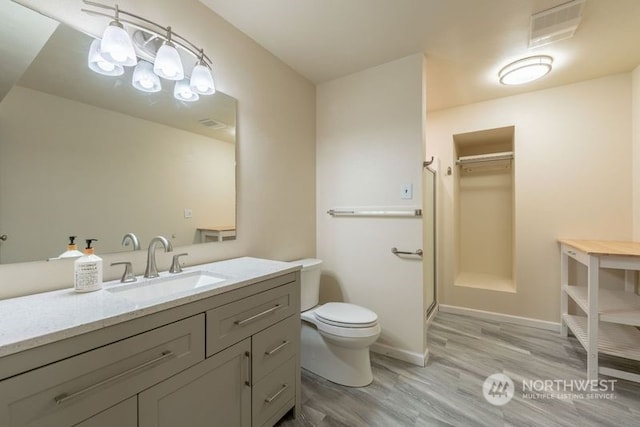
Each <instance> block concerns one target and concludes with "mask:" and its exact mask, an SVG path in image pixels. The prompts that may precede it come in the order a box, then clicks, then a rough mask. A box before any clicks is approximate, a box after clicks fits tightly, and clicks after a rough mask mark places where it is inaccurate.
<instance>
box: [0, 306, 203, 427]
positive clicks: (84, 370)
mask: <svg viewBox="0 0 640 427" xmlns="http://www.w3.org/2000/svg"><path fill="white" fill-rule="evenodd" d="M201 360H204V315H203V314H200V315H197V316H193V317H190V318H188V319H185V320H181V321H178V322H175V323H172V324H169V325H166V326H162V327H160V328H157V329H153V330H151V331H148V332H145V333H143V334H140V335H136V336H133V337H131V338H127V339H124V340H122V341H118V342H115V343H113V344H109V345H106V346H104V347H99V348H97V349H95V350H91V351H88V352H86V353H82V354H79V355H77V356H73V357H70V358H68V359H64V360H62V361H59V362H56V363H52V364H50V365H47V366H44V367H42V368H39V369H35V370H33V371H30V372H27V373H24V374H21V375H17V376H15V377H12V378H9V379H7V380H4V381H2V382H0V425H2V426H7V427H9V426H22V425H26V424H28V425H42V426H54V425H55V426H57V425H60V426H62V425H72V424H76V423H78V422H80V421H82V420H85V419H87V418H89V417H90V416H92V415H94V414H97V413H99V412H101V411H102V410H104V409H106V408H109V407H111V406H113V405H115V404H117V403H118V402H120V401H122V400H123V398H126V397H128V396H133V395H135V394H136V393H138V392H140V391H142V390H144V389H145V388H148V387H149V386H151V385H153V384H156V383H158V382H160V381H162V380H163V379H165V378H168V377H170V376H172V375H174V374H176V373H178V372H180V371H182V370H184V369H186V368H187V367H189V366H191V365H194V364H196V363H198V362H199V361H201Z"/></svg>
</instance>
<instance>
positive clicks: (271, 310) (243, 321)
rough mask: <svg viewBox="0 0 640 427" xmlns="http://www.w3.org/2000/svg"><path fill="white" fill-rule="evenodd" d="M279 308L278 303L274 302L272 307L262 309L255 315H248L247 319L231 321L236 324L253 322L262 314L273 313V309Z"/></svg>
mask: <svg viewBox="0 0 640 427" xmlns="http://www.w3.org/2000/svg"><path fill="white" fill-rule="evenodd" d="M279 308H280V304H276V305H274V306H273V307H271V308H270V309H268V310H265V311H263V312H262V313H258V314H256V315H255V316H251V317H249V318H247V319H244V320H236V321H235V322H233V323H235V324H236V325H237V326H242V325H246V324H247V323H249V322H253V321H254V320H258V319H259V318H261V317H263V316H266V315H267V314H271V313H273V312H274V311H276V310H277V309H279Z"/></svg>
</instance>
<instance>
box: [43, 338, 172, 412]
mask: <svg viewBox="0 0 640 427" xmlns="http://www.w3.org/2000/svg"><path fill="white" fill-rule="evenodd" d="M172 356H173V352H172V351H170V350H167V351H163V352H162V354H161V355H160V356H158V357H156V358H153V359H151V360H148V361H146V362H144V363H143V364H141V365H138V366H136V367H133V368H131V369H127V370H126V371H124V372H120V373H119V374H117V375H114V376H112V377H109V378H107V379H105V380H102V381H100V382H97V383H95V384H93V385H90V386H89V387H87V388H83V389H82V390H78V391H76V392H73V393H71V394H67V393H62V394H60V395H58V396H56V397H54V398H53V400H54V401H55V402H56V405H62V404H63V403H64V402H66V401H68V400H71V399H75V398H76V397H78V396H80V395H82V394H85V393H88V392H90V391H91V390H95V389H96V388H99V387H102V386H104V385H106V384H108V383H110V382H113V381H116V380H119V379H120V378H123V377H126V376H127V375H130V374H133V373H134V372H136V371H140V370H142V369H144V368H147V367H149V366H150V365H153V364H155V363H158V362H160V361H162V360H165V359H168V358H170V357H172Z"/></svg>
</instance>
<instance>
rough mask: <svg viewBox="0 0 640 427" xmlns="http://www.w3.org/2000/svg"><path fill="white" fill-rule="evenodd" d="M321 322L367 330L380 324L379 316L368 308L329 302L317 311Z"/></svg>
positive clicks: (317, 316) (316, 313)
mask: <svg viewBox="0 0 640 427" xmlns="http://www.w3.org/2000/svg"><path fill="white" fill-rule="evenodd" d="M315 315H316V318H317V319H318V320H320V321H321V322H325V323H328V324H330V325H334V326H347V327H351V328H367V327H370V326H374V325H375V324H376V323H377V322H378V315H377V314H375V313H374V312H373V311H371V310H369V309H368V308H364V307H360V306H359V305H355V304H348V303H344V302H329V303H326V304H324V305H322V306H320V307H318V308H317V309H316V310H315Z"/></svg>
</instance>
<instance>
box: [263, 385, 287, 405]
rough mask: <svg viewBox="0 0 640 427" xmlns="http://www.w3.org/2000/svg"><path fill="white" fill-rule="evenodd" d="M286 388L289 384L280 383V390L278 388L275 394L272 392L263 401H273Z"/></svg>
mask: <svg viewBox="0 0 640 427" xmlns="http://www.w3.org/2000/svg"><path fill="white" fill-rule="evenodd" d="M288 388H289V384H282V388H280V390H278V391H277V392H276V394H274V395H273V396H271V397H267V398H266V399H265V400H264V401H265V402H267V403H271V402H273V401H274V400H276V399H277V398H278V396H280V395H281V394H282V393H283V392H284V391H285V390H286V389H288Z"/></svg>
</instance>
